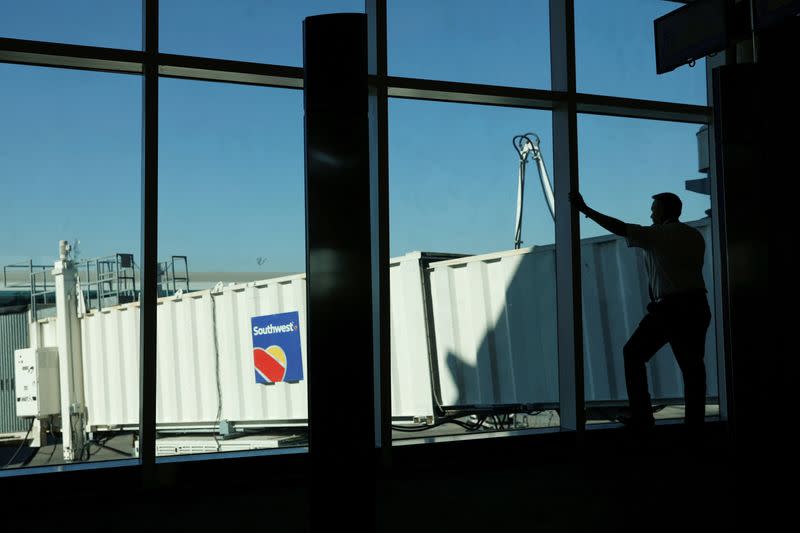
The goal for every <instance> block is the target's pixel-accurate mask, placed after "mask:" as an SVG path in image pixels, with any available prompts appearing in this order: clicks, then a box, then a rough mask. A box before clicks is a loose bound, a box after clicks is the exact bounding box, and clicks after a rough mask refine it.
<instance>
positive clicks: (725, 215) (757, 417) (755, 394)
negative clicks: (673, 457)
mask: <svg viewBox="0 0 800 533" xmlns="http://www.w3.org/2000/svg"><path fill="white" fill-rule="evenodd" d="M763 73H764V69H763V68H759V65H753V64H742V65H726V66H722V67H718V68H716V69H714V71H713V84H714V126H715V131H714V133H715V135H714V137H715V148H716V154H715V156H716V165H717V195H718V197H719V199H720V200H721V201H720V204H721V212H720V213H719V218H720V224H721V227H722V230H723V231H722V232H721V233H722V235H723V238H724V241H725V252H726V253H725V255H724V256H723V257H722V258H721V260H722V261H723V271H724V274H725V276H724V280H725V281H726V282H727V283H726V286H725V289H726V292H725V293H724V295H723V298H724V299H725V300H727V301H726V302H725V303H727V305H724V306H723V312H724V313H725V315H724V316H723V318H724V321H723V322H724V323H725V324H726V325H727V327H726V328H725V330H724V334H725V336H726V340H727V343H726V353H725V356H726V360H725V368H726V372H727V376H726V377H727V380H726V381H727V394H728V410H729V414H730V424H731V430H732V432H733V438H734V441H735V444H736V445H737V446H738V447H740V448H741V449H742V451H749V452H752V451H753V449H752V448H753V447H754V446H757V445H758V443H759V441H760V440H761V439H763V438H764V435H763V428H764V427H770V428H772V427H778V426H779V425H780V424H781V423H782V421H780V420H774V424H770V423H768V420H770V417H772V416H773V414H774V412H775V410H776V409H779V406H780V404H781V402H780V401H778V398H779V397H780V392H781V390H780V387H779V386H776V384H774V383H773V381H772V380H771V379H770V374H771V371H770V369H771V368H777V366H776V359H780V358H781V356H780V355H778V354H780V351H773V346H771V345H770V344H769V343H770V342H773V341H774V338H775V337H773V335H774V333H775V332H776V331H778V330H779V328H777V327H775V326H776V325H777V324H770V319H769V318H768V317H769V316H770V313H769V312H768V311H769V307H770V306H769V302H770V296H769V295H770V293H769V290H768V280H767V257H768V241H769V238H768V236H772V235H774V234H775V230H774V229H771V228H772V226H771V224H772V223H773V222H774V221H775V218H776V216H779V215H776V214H775V213H780V212H781V211H782V210H780V209H775V210H774V211H775V212H774V213H771V212H768V211H767V205H770V207H771V208H774V207H775V206H774V205H771V202H772V200H770V204H768V203H767V201H766V195H765V194H760V193H759V191H760V190H762V188H765V187H764V184H765V183H768V179H769V178H772V177H773V176H769V175H768V174H767V172H766V168H767V161H766V160H765V155H764V154H765V151H766V150H767V149H768V143H765V142H764V139H765V138H769V136H770V135H771V132H770V131H768V129H767V128H765V118H766V116H767V113H765V112H766V111H767V109H768V105H767V103H766V101H765V100H764V99H763V96H762V94H761V93H760V89H759V87H760V84H761V83H763V80H764V77H763ZM773 135H774V134H773ZM768 221H769V224H770V227H768ZM776 226H777V227H781V226H782V225H781V224H776ZM783 227H788V226H783ZM765 356H766V357H765ZM783 422H785V421H783ZM772 444H776V443H772ZM770 451H774V450H773V448H770Z"/></svg>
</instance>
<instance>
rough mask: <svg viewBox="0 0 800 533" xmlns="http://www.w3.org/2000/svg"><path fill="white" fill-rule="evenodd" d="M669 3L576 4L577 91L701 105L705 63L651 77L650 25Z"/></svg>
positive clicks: (583, 0)
mask: <svg viewBox="0 0 800 533" xmlns="http://www.w3.org/2000/svg"><path fill="white" fill-rule="evenodd" d="M679 7H680V4H677V3H675V2H668V1H662V0H658V1H655V0H653V1H649V2H642V1H641V0H613V1H608V2H597V1H596V0H575V61H576V69H577V72H576V83H577V88H578V92H581V93H594V94H604V95H608V96H623V97H627V98H642V99H646V100H662V101H670V102H680V103H685V104H698V105H706V101H707V98H706V68H705V59H702V60H700V61H698V62H697V64H696V65H695V66H694V67H693V68H692V67H689V66H688V65H685V66H682V67H679V68H677V69H675V70H673V71H672V72H668V73H666V74H661V75H658V74H656V52H655V36H654V34H653V21H654V20H655V19H657V18H658V17H660V16H662V15H665V14H667V13H669V12H670V11H673V10H675V9H678V8H679Z"/></svg>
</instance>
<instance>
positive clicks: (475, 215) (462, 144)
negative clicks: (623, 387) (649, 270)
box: [389, 100, 559, 442]
mask: <svg viewBox="0 0 800 533" xmlns="http://www.w3.org/2000/svg"><path fill="white" fill-rule="evenodd" d="M526 132H535V135H538V138H539V139H540V144H539V146H540V147H541V148H540V149H541V154H542V157H543V162H544V166H545V173H546V172H547V171H548V169H550V168H552V140H551V139H552V133H551V115H550V113H549V112H547V111H538V110H527V109H508V108H501V107H489V106H476V105H464V104H451V103H438V102H424V101H415V100H390V102H389V165H390V166H389V190H390V217H391V218H390V253H391V256H392V259H391V266H390V276H389V277H390V285H391V286H390V291H391V298H390V299H391V309H390V315H391V338H392V418H393V428H394V432H393V436H394V439H395V441H396V442H399V441H401V440H402V441H405V442H409V439H415V438H419V437H430V436H443V435H461V436H465V435H475V434H482V433H486V432H492V431H500V430H517V429H531V428H541V427H549V426H558V425H559V418H558V415H557V414H556V411H555V408H556V407H557V404H558V367H557V353H556V323H555V316H556V307H555V254H554V251H555V249H554V244H553V243H554V235H555V231H554V224H553V219H552V216H551V214H550V211H549V208H548V206H547V205H548V204H547V202H546V201H545V198H544V195H543V193H542V186H541V185H540V183H539V179H540V175H539V172H538V170H537V169H538V167H537V163H536V162H535V161H534V160H533V157H532V156H531V155H529V156H528V161H527V163H526V165H525V169H526V174H527V175H526V182H527V187H526V188H525V194H524V200H525V203H524V210H523V215H524V216H523V223H522V235H521V236H522V240H523V246H524V247H522V248H520V249H515V240H516V239H515V234H516V231H515V220H516V210H517V187H518V180H519V170H520V156H519V154H518V153H517V151H516V149H515V148H514V147H513V145H512V140H513V138H514V137H515V136H516V135H519V134H523V133H526ZM530 138H531V139H532V140H534V136H533V134H532V135H531V136H530Z"/></svg>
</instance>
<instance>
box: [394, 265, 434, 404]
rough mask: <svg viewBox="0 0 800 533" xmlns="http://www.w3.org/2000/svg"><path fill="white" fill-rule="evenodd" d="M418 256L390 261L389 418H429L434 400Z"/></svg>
mask: <svg viewBox="0 0 800 533" xmlns="http://www.w3.org/2000/svg"><path fill="white" fill-rule="evenodd" d="M424 290H425V289H424V285H423V272H422V254H421V253H419V252H412V253H409V254H406V255H404V256H402V257H399V258H394V259H392V260H391V263H390V267H389V291H390V295H391V298H390V300H391V304H390V313H389V319H390V321H391V326H390V337H391V375H392V416H393V417H415V416H418V417H425V416H432V415H433V414H434V413H433V405H434V399H433V395H432V387H431V372H430V359H429V353H430V350H429V347H428V329H427V324H426V320H425V316H426V314H425V293H424Z"/></svg>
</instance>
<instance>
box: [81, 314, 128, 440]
mask: <svg viewBox="0 0 800 533" xmlns="http://www.w3.org/2000/svg"><path fill="white" fill-rule="evenodd" d="M81 343H82V353H83V372H84V381H83V386H84V396H85V398H86V408H87V417H88V425H89V426H93V425H109V426H111V425H136V424H138V420H139V306H138V305H136V304H129V305H124V306H119V307H112V308H108V309H104V310H103V311H96V312H93V313H91V314H88V315H85V316H84V317H83V318H82V319H81Z"/></svg>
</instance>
